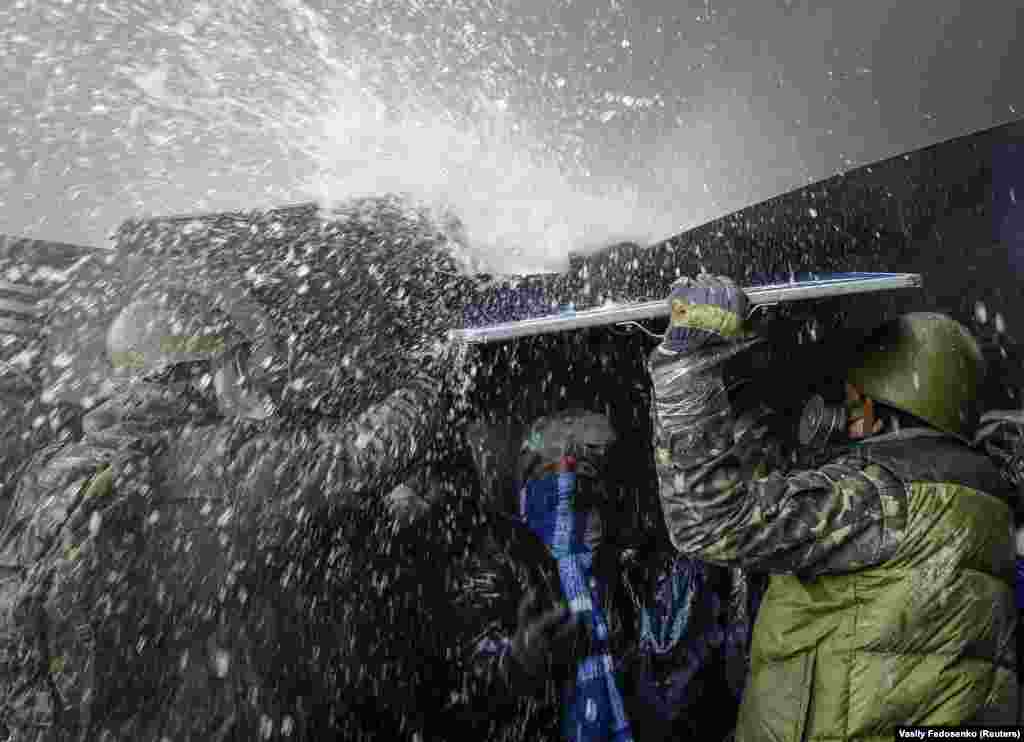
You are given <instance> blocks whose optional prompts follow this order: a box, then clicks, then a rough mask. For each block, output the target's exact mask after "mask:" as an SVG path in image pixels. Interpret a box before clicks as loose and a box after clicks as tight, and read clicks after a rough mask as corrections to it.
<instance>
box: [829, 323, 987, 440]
mask: <svg viewBox="0 0 1024 742" xmlns="http://www.w3.org/2000/svg"><path fill="white" fill-rule="evenodd" d="M984 376H985V360H984V358H983V357H982V354H981V350H980V349H979V348H978V344H977V342H976V341H975V339H974V338H973V337H972V336H971V334H970V332H969V331H968V330H967V328H966V327H964V326H963V325H961V324H960V323H959V322H957V321H956V320H954V319H952V318H950V317H947V316H946V315H943V314H935V313H927V312H918V313H913V314H906V315H903V316H901V317H899V318H897V319H895V320H892V321H890V322H887V323H885V324H883V325H882V326H880V327H879V328H877V329H876V330H875V331H874V332H873V333H871V335H869V337H868V338H867V340H866V341H865V342H864V344H863V345H862V346H861V348H860V354H859V360H858V361H857V362H856V365H855V366H854V367H853V368H852V369H851V370H849V371H848V372H847V381H849V383H850V384H852V385H853V386H855V387H857V388H858V389H859V390H860V391H861V392H862V393H863V394H864V395H866V396H868V397H870V398H872V399H873V400H875V401H877V402H881V403H882V404H886V405H888V406H890V407H893V408H895V409H897V410H901V411H903V412H906V413H908V414H910V415H913V416H914V417H916V418H918V419H920V420H923V421H924V422H926V423H928V424H929V425H931V426H933V427H934V428H936V429H938V430H941V431H943V432H946V433H950V434H952V435H955V436H957V437H958V438H961V439H962V440H968V439H969V438H970V436H971V435H972V433H973V430H974V427H975V425H976V424H977V420H978V409H977V406H978V396H979V390H980V388H981V383H982V380H983V379H984Z"/></svg>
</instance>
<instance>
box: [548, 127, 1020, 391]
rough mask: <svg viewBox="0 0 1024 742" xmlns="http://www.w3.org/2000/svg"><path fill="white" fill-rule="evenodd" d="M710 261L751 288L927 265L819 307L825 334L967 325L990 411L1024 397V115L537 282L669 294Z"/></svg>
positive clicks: (575, 298) (579, 298)
mask: <svg viewBox="0 0 1024 742" xmlns="http://www.w3.org/2000/svg"><path fill="white" fill-rule="evenodd" d="M702 268H703V269H705V270H707V271H709V272H712V273H722V274H726V275H729V276H731V277H732V278H734V279H736V280H737V281H738V282H740V283H741V284H743V285H750V284H753V283H757V282H758V280H763V277H764V276H766V275H785V274H787V273H788V272H790V271H801V270H812V271H849V270H866V271H897V272H904V271H905V272H914V273H920V274H922V276H923V279H924V290H923V291H899V292H889V293H885V294H876V295H873V296H871V297H868V298H847V299H842V300H835V301H833V302H830V303H829V304H826V305H823V306H820V307H819V309H820V310H821V311H820V312H819V316H820V318H821V326H820V328H819V329H820V330H821V331H822V332H820V333H819V338H824V335H826V334H827V331H828V330H829V328H837V327H839V326H840V325H844V326H846V327H849V328H855V329H856V328H860V329H867V328H868V327H870V326H872V325H874V324H876V323H877V322H879V321H881V319H883V318H884V317H887V316H891V315H893V314H896V313H899V312H903V311H918V310H927V311H941V312H945V313H948V314H950V315H952V316H953V317H955V318H956V319H958V320H959V321H961V322H963V323H964V324H965V325H967V326H968V327H969V328H970V329H971V330H972V331H973V332H974V333H975V335H976V336H977V337H978V339H979V340H980V341H981V343H982V345H983V347H984V348H985V350H986V355H987V356H988V357H989V359H990V361H991V369H990V371H991V372H990V376H989V386H988V389H987V392H986V393H987V401H988V404H989V405H990V406H1005V405H1012V406H1014V407H1017V406H1019V405H1020V402H1019V395H1020V390H1021V387H1022V386H1024V379H1022V378H1021V362H1020V353H1021V349H1020V339H1021V336H1022V334H1024V333H1022V331H1021V330H1020V329H1019V327H1018V326H1017V325H1018V324H1019V322H1020V320H1021V318H1022V316H1024V315H1022V310H1024V299H1022V297H1021V291H1020V277H1021V275H1022V272H1024V122H1015V123H1012V124H1008V125H1005V126H1000V127H997V128H994V129H990V130H986V131H983V132H979V133H976V134H972V135H969V136H965V137H960V138H958V139H953V140H950V141H947V142H943V143H940V144H937V145H934V146H931V147H928V148H925V149H922V150H919V151H916V152H912V153H909V154H906V155H901V156H899V157H894V158H892V159H889V160H885V161H882V162H879V163H876V164H874V165H871V166H867V167H862V168H859V169H857V170H853V171H851V172H849V173H846V174H844V175H840V176H836V177H834V178H831V179H829V180H826V181H822V182H820V183H816V184H814V185H811V186H807V187H806V188H802V189H799V190H796V191H793V192H791V193H787V194H784V195H781V196H778V197H776V198H774V199H771V200H769V201H766V202H763V203H760V204H756V205H754V206H751V207H749V208H746V209H743V210H742V211H739V212H736V213H734V214H731V215H729V216H726V217H723V218H721V219H717V220H715V221H713V222H710V223H708V224H705V225H703V226H701V227H697V228H696V229H692V230H690V231H688V232H685V233H683V234H680V235H678V236H676V237H673V238H671V239H668V240H666V241H664V242H661V243H659V244H656V245H653V246H649V247H638V246H630V245H623V246H616V247H614V248H610V249H608V250H605V251H604V252H602V253H599V254H597V255H592V256H588V257H585V258H576V259H574V260H573V264H572V269H571V270H570V272H569V273H568V274H567V275H565V276H557V277H552V276H547V277H543V278H538V279H535V283H537V284H538V285H543V286H544V287H545V293H546V294H547V295H549V296H551V297H554V298H556V299H557V300H558V301H560V302H570V301H572V302H575V303H576V304H577V306H580V307H582V306H587V305H589V304H592V303H597V302H599V301H600V300H601V299H605V298H609V297H613V298H615V299H617V300H647V299H658V298H662V297H664V296H666V294H667V292H668V290H669V287H670V286H671V284H672V281H673V280H674V279H675V277H676V276H678V275H693V274H695V273H697V272H699V271H700V269H702Z"/></svg>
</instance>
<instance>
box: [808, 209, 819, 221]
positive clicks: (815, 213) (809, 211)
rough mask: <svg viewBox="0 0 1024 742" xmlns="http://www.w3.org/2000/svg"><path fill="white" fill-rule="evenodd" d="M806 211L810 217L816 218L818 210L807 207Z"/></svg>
mask: <svg viewBox="0 0 1024 742" xmlns="http://www.w3.org/2000/svg"><path fill="white" fill-rule="evenodd" d="M807 213H808V214H810V215H811V218H812V219H817V218H818V210H817V209H808V210H807Z"/></svg>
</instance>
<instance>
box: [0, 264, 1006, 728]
mask: <svg viewBox="0 0 1024 742" xmlns="http://www.w3.org/2000/svg"><path fill="white" fill-rule="evenodd" d="M668 301H669V302H670V308H671V319H670V324H669V327H668V329H667V332H666V334H665V336H664V338H663V340H662V341H661V342H660V343H659V345H658V346H657V347H656V348H655V349H654V350H653V352H652V353H651V354H650V356H649V358H648V359H647V363H646V369H647V373H648V375H649V382H650V390H651V415H650V417H651V423H652V425H651V429H650V432H649V434H648V435H647V437H646V439H645V440H643V441H639V442H638V441H626V440H625V439H626V438H627V437H628V436H635V435H636V432H635V431H632V430H630V431H622V430H617V429H616V427H615V425H614V424H613V422H614V421H613V419H612V416H611V415H610V414H609V413H608V411H607V410H601V409H593V408H592V407H593V405H591V408H589V409H588V408H587V406H586V405H580V404H575V403H570V402H569V401H566V402H565V403H561V404H555V405H552V406H551V409H549V410H546V411H545V412H544V414H541V415H540V416H538V417H536V418H535V419H533V420H531V421H528V422H527V423H526V424H523V423H522V422H520V421H518V420H517V419H514V416H509V417H507V418H489V419H479V420H471V421H468V423H467V424H466V425H464V426H461V427H460V428H459V429H458V430H454V431H453V430H451V428H452V426H451V425H450V417H449V416H448V415H447V413H448V410H449V407H450V405H449V402H450V399H449V397H448V396H447V395H448V394H449V393H450V389H448V388H447V387H446V383H442V382H447V381H448V380H450V379H453V378H456V377H458V376H459V375H460V374H462V373H463V372H464V369H465V367H466V363H467V360H466V354H465V352H464V349H447V350H444V349H441V350H438V349H436V348H434V349H432V350H431V351H430V356H429V358H428V357H424V359H423V363H422V368H423V369H424V371H423V372H422V373H421V374H419V375H414V376H413V377H412V378H411V380H410V381H409V382H408V383H405V384H403V385H402V386H401V387H400V388H399V389H397V390H395V391H393V392H391V393H390V394H389V395H388V396H387V397H386V398H384V399H383V401H379V402H377V403H375V404H373V405H371V406H369V407H368V408H366V409H363V410H360V411H359V412H358V414H356V415H353V416H351V417H347V418H335V417H330V416H323V415H316V414H310V411H309V410H308V409H307V410H304V413H303V414H293V413H294V410H291V409H290V408H289V406H288V403H287V400H288V391H289V386H288V384H289V383H290V382H289V378H290V377H289V376H288V369H287V363H286V362H285V361H283V360H282V357H281V355H282V354H281V353H280V351H279V348H277V347H275V345H274V343H273V342H271V338H270V335H269V334H268V333H267V330H266V328H267V327H269V326H270V325H272V320H271V319H269V318H260V319H259V321H253V318H252V316H251V312H252V311H253V310H252V308H251V307H247V309H246V311H247V312H249V313H250V316H248V317H246V318H245V319H244V321H242V320H240V319H239V317H238V316H237V309H235V308H234V307H233V305H232V303H231V300H230V299H229V298H227V299H226V298H224V297H218V296H213V295H210V294H208V293H203V292H199V291H196V290H195V289H194V288H193V287H190V286H187V285H181V284H173V285H167V286H157V287H154V286H149V287H146V288H145V289H143V290H140V291H139V292H138V293H136V294H135V296H134V297H133V299H132V301H131V303H129V304H128V305H127V306H126V307H124V308H123V309H122V310H121V311H120V313H119V314H118V315H117V317H116V319H115V320H114V322H113V323H112V324H111V325H110V327H109V330H108V335H107V351H108V358H109V362H110V364H111V366H112V367H115V368H117V370H118V371H119V372H120V373H123V374H125V375H126V376H128V377H130V378H131V383H130V384H128V385H127V386H126V387H124V388H123V389H121V390H120V391H118V392H117V394H115V395H113V396H111V397H110V398H109V399H107V400H106V401H105V402H103V403H102V404H100V405H98V406H96V407H95V408H94V409H92V410H91V411H90V412H89V413H88V414H87V415H86V417H85V418H84V420H83V424H82V433H81V435H80V436H78V437H77V439H75V440H73V441H70V442H61V443H55V444H52V445H49V446H47V447H44V448H43V449H42V450H39V451H37V452H36V453H35V454H34V455H33V456H32V458H31V460H30V464H29V465H28V466H27V467H26V468H25V469H24V471H23V473H22V474H21V476H20V480H19V482H18V483H17V487H16V489H15V496H14V500H13V502H12V503H11V505H10V507H9V508H8V510H7V515H6V521H5V523H4V524H3V529H2V531H0V537H2V540H0V549H2V560H0V561H2V562H3V563H4V564H5V565H13V569H12V570H11V571H10V573H9V576H7V577H5V579H4V581H3V582H2V583H0V621H2V622H3V627H4V630H5V634H6V635H7V636H9V637H12V639H11V640H10V641H9V647H8V650H7V652H8V660H7V662H6V663H5V666H4V667H3V668H2V670H3V677H0V698H2V699H3V701H4V706H3V711H2V712H0V729H5V730H6V732H7V734H8V738H9V739H10V740H16V741H17V742H22V741H23V740H32V742H41V741H43V740H65V739H66V740H101V739H110V740H120V739H132V740H144V741H147V742H148V741H149V740H153V742H161V741H162V740H165V739H167V740H233V739H239V740H242V739H244V740H252V739H277V738H280V739H334V738H337V739H367V740H369V739H401V738H407V739H418V740H422V741H424V742H426V740H446V739H453V740H454V739H459V738H463V737H464V736H465V735H469V736H470V738H475V739H488V740H509V741H511V740H526V739H529V740H535V739H537V740H543V739H547V740H565V741H566V742H599V741H600V742H604V741H612V740H614V741H616V742H621V741H625V740H636V741H637V742H648V741H649V740H669V739H680V738H700V739H721V740H724V739H728V738H733V739H735V740H762V739H772V740H803V739H830V740H834V739H840V740H853V739H858V740H870V739H890V738H891V737H892V729H893V727H894V726H896V725H912V724H913V725H958V724H1017V723H1018V722H1019V713H1020V708H1019V706H1020V694H1019V685H1018V667H1017V646H1016V641H1017V626H1018V622H1019V613H1018V605H1017V602H1016V601H1017V600H1018V598H1017V595H1016V592H1015V585H1016V584H1017V583H1016V579H1017V578H1016V571H1015V568H1014V564H1015V555H1016V539H1015V535H1014V534H1015V526H1016V525H1017V523H1016V517H1017V512H1018V510H1019V507H1018V490H1017V485H1018V479H1017V477H1018V475H1019V469H1020V466H1019V464H1020V460H1021V459H1020V454H1021V452H1022V450H1024V449H1019V444H1020V423H1021V421H1020V420H1019V419H1018V418H1019V416H1015V415H1014V414H1013V413H996V414H994V415H989V416H988V417H986V418H984V420H981V421H980V414H979V413H980V412H981V411H980V410H979V409H978V400H979V392H978V389H979V384H980V383H981V379H982V377H983V375H984V365H985V364H984V360H983V358H982V356H981V354H980V353H979V351H978V347H977V344H976V343H975V341H974V339H973V338H972V337H971V335H970V333H969V332H968V331H967V330H966V329H965V328H964V327H963V326H962V325H960V324H959V323H957V322H956V321H954V320H952V319H951V318H949V317H946V316H943V315H938V314H925V313H917V314H909V315H903V316H900V317H898V318H896V319H893V320H891V321H889V322H887V323H885V324H884V325H882V326H880V327H879V328H878V329H877V330H876V331H875V332H874V333H872V334H870V335H868V336H867V337H866V338H864V339H863V340H862V341H861V342H859V343H858V344H857V345H856V347H852V348H849V349H847V350H848V351H849V356H850V359H851V360H850V362H849V363H848V364H847V365H846V367H845V369H846V371H845V374H844V375H843V377H842V379H841V380H840V381H839V383H838V384H837V386H836V393H835V399H834V400H833V401H834V402H835V404H834V405H833V407H834V408H835V410H836V414H837V415H838V417H837V419H838V420H840V422H841V424H837V425H835V426H834V429H832V430H830V431H829V432H830V433H831V435H830V436H829V437H828V438H827V439H815V441H814V451H813V452H812V453H813V456H808V455H806V454H807V453H808V452H807V451H796V450H794V443H793V440H792V437H791V436H788V435H787V434H786V424H787V423H786V421H784V420H780V419H779V418H780V416H779V414H778V411H777V410H774V409H773V408H772V404H773V400H772V399H770V398H767V397H766V396H765V393H764V390H765V388H769V389H770V388H771V384H770V383H769V384H764V383H762V384H758V385H755V386H754V387H750V386H749V385H745V384H744V383H743V380H742V379H740V378H737V375H736V374H735V373H734V372H733V370H732V369H733V366H734V364H736V363H742V361H743V359H744V358H745V357H746V356H747V355H749V354H751V353H754V352H757V351H758V350H759V349H761V348H762V347H763V346H764V345H765V344H766V343H767V341H766V340H765V339H764V338H762V337H760V336H758V335H756V334H754V333H752V332H751V328H750V327H748V326H747V324H746V321H745V319H746V317H747V316H748V314H749V313H748V311H747V309H748V308H747V306H746V297H745V294H744V293H743V291H742V290H741V289H739V288H737V286H736V285H735V284H734V283H733V282H732V281H731V280H730V279H728V278H724V277H708V276H702V277H699V278H687V279H682V280H680V281H678V282H677V283H676V284H675V285H674V286H673V290H672V294H671V296H670V298H669V300H668ZM412 352H414V351H412V350H410V353H412ZM415 352H416V353H419V352H421V351H420V350H416V351H415ZM441 366H444V367H445V368H446V369H447V371H446V372H445V374H444V375H443V376H438V375H437V374H436V373H435V372H434V369H437V368H438V367H441ZM769 368H770V367H769ZM769 373H780V374H781V373H785V372H784V370H782V369H775V370H774V371H769ZM478 383H479V382H478ZM979 421H980V422H981V423H982V424H979ZM625 443H631V444H632V445H631V446H627V445H624V444H625ZM808 445H810V443H808ZM638 450H639V451H644V450H646V451H647V452H648V453H649V454H650V456H651V457H652V458H653V461H654V466H655V467H656V471H657V483H656V488H657V492H656V496H655V499H656V500H657V502H659V503H660V514H661V522H660V523H659V524H658V527H657V528H652V529H650V532H638V531H637V530H636V529H633V530H629V529H623V528H622V527H621V523H620V522H619V519H620V516H621V508H622V502H621V499H620V498H619V497H618V496H617V487H618V482H620V481H621V479H622V472H623V471H624V470H630V469H632V468H641V467H642V466H644V465H646V462H642V463H638V462H637V461H635V458H636V455H637V454H636V451H638ZM794 461H799V462H801V463H802V464H807V462H808V461H811V463H810V464H809V465H805V466H795V465H794ZM1018 590H1019V588H1018Z"/></svg>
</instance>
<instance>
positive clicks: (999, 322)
mask: <svg viewBox="0 0 1024 742" xmlns="http://www.w3.org/2000/svg"><path fill="white" fill-rule="evenodd" d="M996 332H999V333H1002V332H1006V320H1004V319H1003V315H1002V314H1001V313H1000V312H996Z"/></svg>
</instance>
